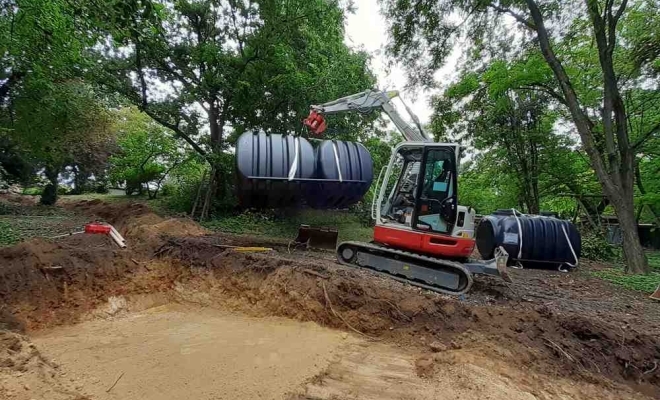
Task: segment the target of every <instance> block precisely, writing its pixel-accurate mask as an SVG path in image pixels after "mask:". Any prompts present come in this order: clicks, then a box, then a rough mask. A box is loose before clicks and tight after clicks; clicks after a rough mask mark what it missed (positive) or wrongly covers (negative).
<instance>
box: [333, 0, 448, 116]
mask: <svg viewBox="0 0 660 400" xmlns="http://www.w3.org/2000/svg"><path fill="white" fill-rule="evenodd" d="M355 7H356V8H357V10H356V12H355V13H354V14H349V15H348V18H347V19H346V43H347V44H348V45H349V46H351V47H355V48H360V47H362V48H364V49H365V50H366V51H368V52H369V53H370V54H371V56H372V61H371V67H372V69H373V71H374V72H375V73H376V76H377V77H378V88H379V89H381V90H395V89H396V90H399V91H400V92H401V97H402V98H403V100H404V101H405V102H406V104H408V105H409V106H410V107H411V108H412V109H413V111H414V112H415V114H417V116H418V117H419V119H420V121H421V122H422V124H425V123H428V122H429V119H430V116H431V113H432V109H431V107H430V105H429V99H430V96H431V93H424V92H417V93H413V92H410V91H406V90H405V85H406V82H407V79H406V76H405V70H404V69H403V67H402V66H400V65H397V66H394V67H393V68H390V70H389V71H387V64H388V58H387V56H385V54H384V53H385V45H386V44H387V40H388V36H387V25H386V24H385V19H384V18H383V16H382V15H381V13H380V7H379V5H378V1H377V0H355ZM459 55H460V51H459V50H458V49H454V51H453V52H452V55H451V56H450V57H448V63H447V65H446V66H445V67H444V68H442V69H441V70H440V71H438V72H437V73H436V74H435V78H436V80H445V81H446V80H448V79H450V78H451V77H452V76H453V73H452V72H453V70H454V68H455V65H456V61H457V59H458V56H459ZM348 94H350V93H347V95H348ZM399 109H400V110H401V111H400V112H401V113H402V115H405V111H404V110H403V109H402V108H401V107H399Z"/></svg>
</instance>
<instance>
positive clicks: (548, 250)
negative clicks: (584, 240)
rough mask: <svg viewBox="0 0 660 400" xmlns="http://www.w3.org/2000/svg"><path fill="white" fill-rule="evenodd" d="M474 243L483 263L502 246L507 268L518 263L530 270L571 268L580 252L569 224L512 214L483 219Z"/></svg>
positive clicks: (501, 212) (577, 237)
mask: <svg viewBox="0 0 660 400" xmlns="http://www.w3.org/2000/svg"><path fill="white" fill-rule="evenodd" d="M564 231H565V232H566V234H564ZM567 237H568V240H567ZM569 241H570V245H569ZM476 242H477V249H478V250H479V253H480V254H481V257H483V258H484V259H491V258H493V256H494V253H495V249H496V248H497V247H498V246H503V247H504V249H505V250H506V251H507V252H508V253H509V263H510V264H513V263H515V262H520V263H521V264H522V265H523V266H525V267H532V268H556V267H560V266H562V265H563V264H570V265H574V264H576V260H575V257H577V258H578V259H579V258H580V251H581V237H580V233H579V232H578V230H577V228H576V227H575V225H573V224H572V223H570V222H569V221H565V220H561V219H557V218H553V217H544V216H536V215H525V214H521V213H519V212H517V211H515V212H514V211H513V210H498V211H496V212H495V213H493V214H491V215H488V216H486V217H484V218H483V219H482V220H481V222H480V223H479V226H478V227H477V239H476ZM521 244H522V251H521ZM571 246H572V248H573V251H571ZM573 252H575V256H574V255H573Z"/></svg>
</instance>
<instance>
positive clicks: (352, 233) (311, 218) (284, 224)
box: [202, 209, 373, 241]
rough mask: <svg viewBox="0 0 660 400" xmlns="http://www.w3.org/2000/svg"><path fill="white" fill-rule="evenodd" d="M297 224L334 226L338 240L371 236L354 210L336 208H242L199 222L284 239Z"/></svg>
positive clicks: (294, 234) (238, 231)
mask: <svg viewBox="0 0 660 400" xmlns="http://www.w3.org/2000/svg"><path fill="white" fill-rule="evenodd" d="M301 224H307V225H311V226H327V227H336V228H338V229H339V238H338V240H339V241H347V240H360V241H369V240H371V239H372V238H373V228H372V227H368V226H365V225H364V224H362V223H361V222H360V220H359V218H358V217H357V216H356V215H355V214H352V213H350V212H348V211H337V210H332V211H331V210H312V209H304V210H296V211H287V212H283V211H275V212H259V213H253V212H245V213H242V214H236V215H229V216H220V217H216V218H214V219H212V220H210V221H207V222H204V223H202V225H204V227H206V228H208V229H211V230H214V231H220V232H229V233H238V234H249V235H255V236H267V237H276V238H285V239H293V238H295V237H296V234H297V232H298V227H299V226H300V225H301Z"/></svg>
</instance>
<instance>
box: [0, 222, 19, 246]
mask: <svg viewBox="0 0 660 400" xmlns="http://www.w3.org/2000/svg"><path fill="white" fill-rule="evenodd" d="M20 240H21V237H20V235H19V234H18V233H16V231H15V230H14V229H13V228H12V226H11V224H10V223H8V222H6V221H0V247H5V246H11V245H13V244H15V243H18V242H19V241H20Z"/></svg>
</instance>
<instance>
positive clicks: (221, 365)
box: [33, 306, 351, 400]
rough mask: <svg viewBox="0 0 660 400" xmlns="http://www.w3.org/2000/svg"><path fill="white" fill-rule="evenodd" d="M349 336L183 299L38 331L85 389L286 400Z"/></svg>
mask: <svg viewBox="0 0 660 400" xmlns="http://www.w3.org/2000/svg"><path fill="white" fill-rule="evenodd" d="M347 341H351V339H350V338H348V336H347V335H345V334H344V335H342V333H341V332H338V331H332V330H330V329H325V328H321V327H319V326H318V325H316V324H314V323H300V322H293V321H290V320H286V319H282V318H261V319H255V318H250V317H244V316H240V315H235V314H228V313H223V312H217V311H216V312H211V311H206V310H202V309H187V308H184V307H182V306H162V307H157V308H154V309H151V310H148V311H145V312H140V313H136V314H132V315H129V316H125V317H123V318H119V319H113V320H95V321H89V322H85V323H82V324H80V325H75V326H71V327H66V328H61V329H56V330H53V331H50V332H48V333H45V334H43V335H39V336H37V337H35V338H33V342H34V343H35V345H36V346H37V347H39V348H40V349H41V351H42V354H44V355H45V356H46V357H49V358H52V359H55V360H56V361H57V362H58V363H59V364H61V370H62V372H63V373H64V374H66V376H69V377H71V378H74V379H75V380H76V382H77V384H78V386H79V387H80V388H81V390H80V392H82V393H84V394H85V395H87V396H89V397H91V398H93V399H126V400H128V399H143V400H150V399H154V400H156V399H159V400H164V399H183V398H190V399H200V400H201V399H281V398H284V397H285V396H286V395H287V393H288V392H290V391H291V390H292V389H295V388H296V387H298V386H299V385H301V384H302V383H303V382H305V381H306V380H307V379H309V378H311V377H313V376H315V375H317V374H318V373H319V372H321V371H322V370H323V369H324V368H326V366H327V365H328V363H329V362H330V359H331V357H332V355H333V352H335V351H336V350H337V348H338V347H339V346H341V345H343V344H345V343H346V342H347ZM121 374H123V376H122V377H121V379H120V380H119V382H118V383H117V385H116V386H115V387H114V388H113V389H112V390H111V391H110V392H107V389H108V388H109V387H111V385H112V384H113V382H114V381H115V380H116V379H117V377H118V376H119V375H121Z"/></svg>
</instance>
